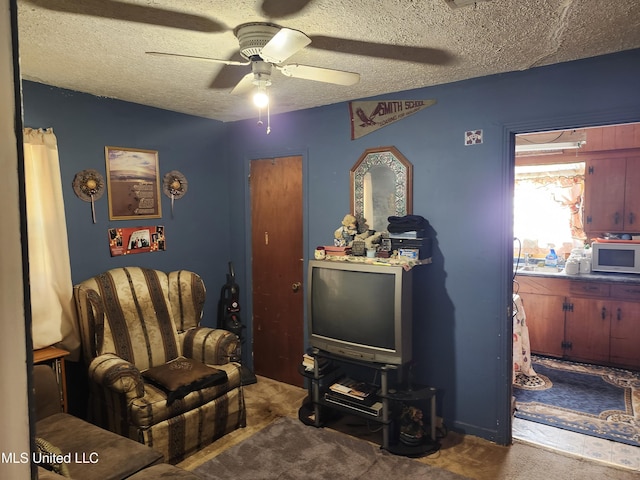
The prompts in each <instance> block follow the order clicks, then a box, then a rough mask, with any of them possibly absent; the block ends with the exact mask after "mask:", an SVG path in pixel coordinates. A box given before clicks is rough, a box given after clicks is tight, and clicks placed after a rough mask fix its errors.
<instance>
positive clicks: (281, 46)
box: [260, 28, 311, 63]
mask: <svg viewBox="0 0 640 480" xmlns="http://www.w3.org/2000/svg"><path fill="white" fill-rule="evenodd" d="M310 43H311V39H310V38H309V37H307V36H306V35H305V34H304V33H302V32H300V31H298V30H291V29H290V28H281V29H280V31H279V32H278V33H276V34H275V35H274V36H273V38H272V39H271V40H269V42H268V43H267V44H266V45H265V46H264V47H262V50H261V51H260V57H261V58H262V59H263V60H264V61H266V62H269V63H282V62H284V61H285V60H286V59H287V58H289V57H290V56H292V55H293V54H294V53H296V52H298V51H300V50H302V49H303V48H304V47H306V46H307V45H309V44H310Z"/></svg>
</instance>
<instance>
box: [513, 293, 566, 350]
mask: <svg viewBox="0 0 640 480" xmlns="http://www.w3.org/2000/svg"><path fill="white" fill-rule="evenodd" d="M520 296H521V297H522V304H523V306H524V311H525V314H526V316H527V320H526V321H527V327H529V341H530V343H531V352H532V353H537V354H540V355H549V356H552V357H558V358H560V357H562V355H563V350H562V341H563V339H564V310H563V309H562V305H563V304H564V298H565V297H561V296H557V295H536V294H531V293H523V292H520Z"/></svg>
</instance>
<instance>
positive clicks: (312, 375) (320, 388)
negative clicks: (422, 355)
mask: <svg viewBox="0 0 640 480" xmlns="http://www.w3.org/2000/svg"><path fill="white" fill-rule="evenodd" d="M308 353H309V355H311V356H312V357H313V359H314V364H313V370H312V371H308V370H306V369H305V368H304V367H303V366H302V365H300V368H299V370H300V373H301V374H302V375H303V376H304V377H306V378H307V379H308V385H307V388H308V392H309V395H308V398H307V399H306V401H305V402H304V403H303V405H302V406H301V407H300V410H299V412H298V416H299V418H300V420H301V421H302V422H303V423H305V424H307V425H312V426H314V427H318V428H320V427H324V426H325V425H326V424H327V423H328V422H330V421H331V420H333V419H334V418H335V416H336V414H339V413H342V414H348V415H355V416H357V417H360V418H363V419H366V420H368V421H373V422H377V423H379V424H380V425H381V427H382V445H381V448H383V449H384V450H387V451H389V452H391V453H394V454H397V455H405V456H414V457H418V456H422V455H424V454H426V453H430V452H433V451H436V450H437V449H438V448H439V444H438V442H437V438H436V403H435V401H436V389H435V388H432V387H417V386H414V387H413V388H412V389H411V390H403V389H400V388H391V387H397V385H396V383H395V382H394V384H393V385H390V382H391V381H392V380H391V378H390V377H398V376H399V377H401V376H402V373H403V369H404V366H401V365H389V364H380V363H374V362H366V361H362V360H357V359H352V358H346V357H341V356H338V355H335V354H332V353H330V352H326V351H322V350H318V349H315V348H312V349H310V350H309V351H308ZM321 360H322V361H324V362H325V365H324V366H323V368H322V370H321V368H320V361H321ZM326 361H328V362H329V363H328V364H327V363H326ZM345 363H346V364H352V365H358V366H361V367H366V368H369V369H373V370H377V371H378V372H379V374H380V389H379V391H378V392H377V397H378V398H377V400H379V402H380V403H381V404H382V407H381V408H379V407H375V408H371V407H370V406H367V405H358V404H356V405H354V403H353V402H340V401H332V400H333V399H328V398H325V394H326V393H327V392H328V391H329V387H330V386H331V385H332V384H333V383H334V382H335V381H336V380H337V379H338V378H339V377H340V376H341V373H342V369H341V366H342V365H343V364H345ZM390 372H395V373H397V374H398V375H391V376H390V375H389V373H390ZM424 401H426V402H428V403H429V408H428V409H426V410H425V411H424V413H425V415H428V418H425V422H427V421H428V422H429V426H430V431H429V438H421V439H420V440H419V441H417V442H416V444H413V445H407V444H405V443H403V442H401V441H399V440H398V438H396V435H393V437H394V438H392V434H391V431H392V428H393V427H394V426H397V425H394V422H399V420H400V419H399V418H393V417H394V415H393V414H392V409H391V404H397V403H402V404H405V403H407V404H412V403H421V402H424ZM356 402H357V401H356ZM394 430H399V428H394Z"/></svg>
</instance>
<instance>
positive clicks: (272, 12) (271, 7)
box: [262, 0, 312, 18]
mask: <svg viewBox="0 0 640 480" xmlns="http://www.w3.org/2000/svg"><path fill="white" fill-rule="evenodd" d="M311 1H312V0H264V1H263V2H262V13H264V14H265V16H267V17H269V18H284V17H289V16H291V15H293V14H296V13H299V12H301V11H302V10H304V9H305V8H306V7H307V5H309V4H310V3H311Z"/></svg>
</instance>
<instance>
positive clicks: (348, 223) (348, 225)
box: [333, 214, 358, 247]
mask: <svg viewBox="0 0 640 480" xmlns="http://www.w3.org/2000/svg"><path fill="white" fill-rule="evenodd" d="M357 234H358V222H357V220H356V217H354V216H353V215H351V214H347V215H345V216H344V218H343V219H342V226H341V227H339V228H338V229H336V231H335V232H334V233H333V238H334V240H333V243H334V244H335V246H336V247H350V246H351V244H352V243H353V239H354V238H355V237H356V235H357Z"/></svg>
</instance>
